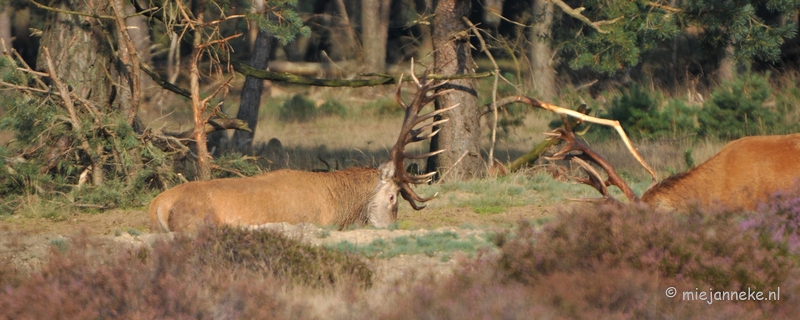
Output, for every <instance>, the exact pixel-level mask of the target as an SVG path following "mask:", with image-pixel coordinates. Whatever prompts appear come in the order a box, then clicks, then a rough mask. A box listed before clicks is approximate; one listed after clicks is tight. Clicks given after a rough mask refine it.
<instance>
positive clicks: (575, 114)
mask: <svg viewBox="0 0 800 320" xmlns="http://www.w3.org/2000/svg"><path fill="white" fill-rule="evenodd" d="M515 102H520V103H525V104H528V105H531V106H533V107H536V108H541V109H544V110H547V111H550V112H555V113H557V114H560V115H563V116H570V117H573V118H577V119H580V120H581V121H585V122H591V123H596V124H599V125H604V126H609V127H613V128H614V130H616V131H617V133H618V134H619V136H620V138H621V139H622V142H623V143H624V144H625V147H627V148H628V150H629V151H630V152H631V155H633V157H634V158H636V161H639V163H640V164H641V165H642V167H644V169H645V170H647V172H648V173H650V176H651V177H652V178H653V182H655V181H658V175H657V174H656V172H655V170H653V169H652V168H650V166H649V165H648V164H647V163H646V162H645V161H644V159H643V158H642V156H641V155H639V152H638V151H636V148H634V147H633V143H631V140H630V139H629V138H628V135H627V134H625V130H623V129H622V126H621V125H620V124H619V121H617V120H608V119H601V118H597V117H592V116H590V115H586V114H583V113H580V112H578V111H575V110H571V109H567V108H562V107H559V106H557V105H554V104H549V103H546V102H541V101H539V100H537V99H535V98H531V97H526V96H521V95H517V96H510V97H505V98H503V99H500V100H498V101H497V103H495V106H494V108H502V107H505V106H506V105H508V104H511V103H515ZM483 108H486V109H484V110H483V111H482V114H487V113H489V112H493V111H492V110H491V109H492V108H493V107H492V105H491V104H489V105H485V106H484V107H483ZM565 123H567V122H566V121H565ZM587 149H588V148H587Z"/></svg>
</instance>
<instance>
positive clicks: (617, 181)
mask: <svg viewBox="0 0 800 320" xmlns="http://www.w3.org/2000/svg"><path fill="white" fill-rule="evenodd" d="M553 133H554V134H551V136H557V137H558V139H560V140H562V141H564V142H566V143H567V145H566V146H564V148H562V149H561V150H559V151H558V152H556V154H554V155H553V157H551V159H558V160H561V159H565V158H567V157H568V156H569V152H571V151H580V152H581V155H576V156H569V157H570V158H582V159H586V160H588V161H591V162H594V163H595V164H597V165H598V166H600V167H601V168H603V170H605V172H606V174H607V175H608V179H607V180H605V181H604V182H602V184H603V185H613V186H616V187H617V188H619V189H620V190H622V192H623V193H624V194H625V196H626V197H628V200H630V201H631V202H634V201H639V197H638V196H636V193H634V192H633V190H632V189H631V188H630V186H628V184H627V183H625V181H624V180H622V178H620V176H619V174H617V171H616V170H614V167H612V166H611V165H610V164H609V163H608V161H606V159H604V158H603V157H602V156H600V155H599V154H598V153H596V152H594V151H593V150H592V149H590V148H589V146H587V145H586V144H584V143H583V142H581V141H580V140H578V139H577V138H576V137H575V135H574V134H573V133H572V132H570V131H568V130H565V129H564V128H557V129H556V130H553ZM578 164H579V165H581V164H580V163H578ZM586 165H587V166H588V164H586ZM581 166H582V165H581ZM589 167H590V168H591V166H589ZM584 170H586V168H584ZM587 173H588V174H589V176H592V175H593V174H592V173H591V172H588V170H587ZM594 175H596V177H599V174H597V173H596V171H595V173H594ZM597 179H599V178H597ZM587 184H589V185H591V186H592V187H594V188H595V189H597V190H598V191H599V192H600V193H603V196H604V197H607V196H608V191H605V193H604V191H603V190H601V189H602V188H598V187H597V186H595V185H594V183H587Z"/></svg>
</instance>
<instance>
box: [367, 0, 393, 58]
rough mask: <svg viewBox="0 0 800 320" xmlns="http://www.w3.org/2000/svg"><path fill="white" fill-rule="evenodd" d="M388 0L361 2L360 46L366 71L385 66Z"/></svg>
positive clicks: (387, 35)
mask: <svg viewBox="0 0 800 320" xmlns="http://www.w3.org/2000/svg"><path fill="white" fill-rule="evenodd" d="M390 5H391V1H390V0H372V1H363V2H362V3H361V35H362V40H361V47H362V48H363V51H364V66H365V67H366V71H367V72H383V71H384V69H385V68H386V42H387V40H388V38H389V6H390Z"/></svg>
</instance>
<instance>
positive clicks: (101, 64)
mask: <svg viewBox="0 0 800 320" xmlns="http://www.w3.org/2000/svg"><path fill="white" fill-rule="evenodd" d="M60 3H61V5H59V6H58V8H61V9H65V10H72V11H80V12H96V13H98V14H105V15H110V14H111V10H110V6H109V4H108V2H106V3H103V4H97V5H95V6H93V7H92V6H91V5H88V4H87V2H86V1H83V0H65V1H61V2H60ZM40 46H41V47H42V48H44V47H46V48H48V49H49V50H50V52H51V53H52V54H53V63H54V65H55V71H56V74H58V76H59V77H61V80H62V81H64V82H65V83H67V84H69V85H70V87H71V88H72V91H74V92H78V93H79V94H80V96H81V97H82V98H84V99H87V100H91V101H94V102H96V103H98V105H100V106H105V105H106V104H107V103H109V102H111V101H110V98H111V92H112V83H113V82H112V81H111V80H112V79H108V77H107V76H106V75H107V71H108V70H113V69H114V65H113V64H112V61H111V48H110V47H109V46H108V41H107V40H106V35H105V33H104V32H103V29H102V26H101V25H100V22H99V21H97V20H96V19H95V18H92V17H87V16H77V15H71V14H64V13H56V12H48V14H47V18H46V20H45V26H44V30H43V32H42V38H41V42H40ZM43 59H44V57H43V55H42V54H41V50H40V54H39V56H38V58H37V62H36V65H37V67H38V69H40V70H42V69H44V61H43Z"/></svg>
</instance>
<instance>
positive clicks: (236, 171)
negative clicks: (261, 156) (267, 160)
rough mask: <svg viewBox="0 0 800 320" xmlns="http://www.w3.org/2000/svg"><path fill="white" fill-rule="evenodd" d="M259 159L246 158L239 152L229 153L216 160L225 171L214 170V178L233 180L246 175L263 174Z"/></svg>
mask: <svg viewBox="0 0 800 320" xmlns="http://www.w3.org/2000/svg"><path fill="white" fill-rule="evenodd" d="M256 160H257V159H255V158H253V157H246V156H244V155H242V154H241V153H238V152H227V153H225V154H223V155H222V156H221V157H219V158H217V159H215V162H216V164H217V165H219V167H220V168H224V170H223V169H216V170H212V172H211V174H212V176H213V178H231V177H238V176H239V175H244V176H247V177H250V176H254V175H257V174H259V173H261V168H259V166H258V164H257V162H255V161H256Z"/></svg>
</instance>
